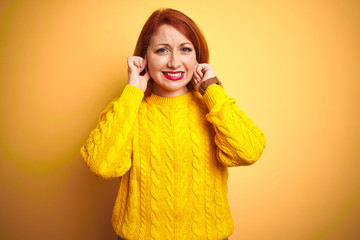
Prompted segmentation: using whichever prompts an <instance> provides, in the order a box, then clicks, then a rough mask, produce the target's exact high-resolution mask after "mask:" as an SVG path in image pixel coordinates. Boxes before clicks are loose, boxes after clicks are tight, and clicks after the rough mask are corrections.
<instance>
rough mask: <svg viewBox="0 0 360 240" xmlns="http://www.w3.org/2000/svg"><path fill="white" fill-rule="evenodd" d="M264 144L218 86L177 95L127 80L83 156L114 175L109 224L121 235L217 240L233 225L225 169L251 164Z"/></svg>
mask: <svg viewBox="0 0 360 240" xmlns="http://www.w3.org/2000/svg"><path fill="white" fill-rule="evenodd" d="M264 147H265V137H264V134H263V133H262V132H261V131H260V130H259V128H258V127H257V126H256V125H255V124H254V123H253V121H252V120H251V119H249V118H248V117H246V116H245V114H244V112H243V111H241V110H240V109H239V108H238V106H237V105H236V104H235V100H234V99H231V98H229V97H228V95H227V94H226V92H225V91H224V89H223V88H222V87H220V86H218V85H216V84H214V85H210V86H209V87H208V88H207V90H206V91H205V94H204V96H201V94H199V93H198V92H195V91H189V92H188V93H186V94H184V95H181V96H177V97H161V96H157V95H154V94H152V95H151V96H150V97H144V93H143V92H142V91H141V90H140V89H139V88H137V87H135V86H132V85H126V87H125V89H124V91H123V93H122V94H121V96H120V97H119V98H117V99H115V100H113V101H112V102H111V103H110V104H109V105H108V106H107V107H106V109H105V110H104V111H103V112H102V113H101V115H100V117H99V123H98V125H97V127H96V128H95V129H94V130H93V131H92V132H91V133H90V136H89V138H88V139H87V140H86V142H85V144H84V146H83V147H82V148H81V154H82V157H83V159H84V161H85V162H86V164H87V166H88V167H89V168H90V170H91V171H92V172H93V173H95V174H96V175H98V176H101V177H102V178H111V177H120V186H119V191H118V195H117V198H116V202H115V207H114V210H113V216H112V224H113V227H114V230H115V232H116V233H117V234H118V235H119V236H121V237H122V238H124V239H138V240H143V239H146V240H149V239H156V240H162V239H209V240H215V239H225V238H226V237H228V236H229V235H231V233H232V232H233V230H234V226H233V221H232V216H231V213H230V208H229V204H228V199H227V191H228V189H227V181H228V169H227V167H231V166H240V165H249V164H252V163H254V162H255V161H256V160H257V159H258V158H259V157H260V155H261V153H262V151H263V149H264Z"/></svg>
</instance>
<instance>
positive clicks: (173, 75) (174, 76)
mask: <svg viewBox="0 0 360 240" xmlns="http://www.w3.org/2000/svg"><path fill="white" fill-rule="evenodd" d="M162 74H163V75H164V76H165V77H166V78H167V79H169V80H171V81H179V80H181V79H182V78H183V77H184V72H183V71H176V72H162Z"/></svg>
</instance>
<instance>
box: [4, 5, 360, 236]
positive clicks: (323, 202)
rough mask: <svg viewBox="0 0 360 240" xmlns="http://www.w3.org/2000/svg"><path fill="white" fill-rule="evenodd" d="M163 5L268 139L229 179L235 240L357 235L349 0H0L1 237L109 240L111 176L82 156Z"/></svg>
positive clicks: (359, 22) (358, 95)
mask: <svg viewBox="0 0 360 240" xmlns="http://www.w3.org/2000/svg"><path fill="white" fill-rule="evenodd" d="M159 7H173V8H176V9H178V10H180V11H183V12H184V13H185V14H187V15H188V16H190V17H191V18H192V19H194V21H195V22H197V23H198V24H199V26H200V28H201V29H202V30H203V32H204V33H205V37H206V39H207V41H208V44H209V48H210V62H211V64H213V66H214V69H215V72H216V75H217V76H218V77H219V78H221V80H222V82H223V83H224V87H225V90H226V91H227V93H228V94H229V96H230V97H232V98H235V99H236V100H237V104H238V106H239V107H240V109H242V110H244V111H245V113H246V114H247V116H249V117H250V118H252V119H253V120H254V121H255V123H256V124H257V125H258V126H259V127H260V128H261V129H262V130H263V132H264V133H265V135H266V137H267V148H266V149H265V151H264V153H263V156H262V157H261V158H260V160H259V162H257V163H256V164H255V165H253V166H251V167H241V168H240V167H239V168H231V169H230V170H229V172H230V177H229V201H230V204H231V212H232V214H233V219H234V224H235V231H234V233H233V235H232V236H231V237H230V239H246V240H248V239H250V240H253V239H255V240H257V239H259V240H263V239H284V240H287V239H292V240H293V239H299V240H303V239H358V238H359V237H360V177H359V173H360V162H359V160H360V124H359V123H360V107H359V103H360V46H359V43H360V2H359V1H351V0H348V1H344V0H338V1H325V0H323V1H320V0H319V1H301V0H298V1H286V0H284V1H277V0H274V1H264V0H262V1H261V0H259V1H250V0H249V1H229V0H221V1H193V0H182V1H171V2H170V1H161V0H154V1H148V0H146V1H145V0H135V1H119V0H108V1H100V0H89V1H85V0H83V1H81V0H67V1H64V0H63V1H47V0H28V1H9V0H7V1H6V0H5V1H4V0H2V1H1V3H0V80H1V81H0V99H1V105H0V111H1V118H0V160H1V161H0V189H1V197H0V216H1V218H0V239H67V240H68V239H74V240H77V239H115V234H114V232H113V230H112V227H111V223H110V221H111V211H112V208H113V204H114V201H115V196H116V191H117V180H116V179H114V180H108V181H105V180H100V179H98V178H96V177H95V176H93V175H92V174H91V173H90V171H89V170H88V169H87V168H86V166H85V164H84V163H83V162H82V160H81V158H80V153H79V149H80V147H81V145H82V144H83V142H84V141H85V139H86V138H87V137H88V134H89V132H90V130H91V129H93V128H94V127H95V125H96V123H97V118H98V116H99V113H100V111H101V110H102V109H103V108H104V107H105V106H106V104H107V103H108V102H109V101H110V100H111V99H113V98H114V97H117V96H119V95H120V94H121V92H122V90H123V88H124V86H125V84H126V78H127V72H126V57H127V56H129V55H131V54H132V52H133V50H134V47H135V43H136V40H137V37H138V35H139V33H140V30H141V27H142V26H143V24H144V23H145V21H146V19H147V18H148V17H149V15H150V14H151V12H152V11H154V10H155V9H157V8H159Z"/></svg>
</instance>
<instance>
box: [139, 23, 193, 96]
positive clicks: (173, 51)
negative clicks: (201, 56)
mask: <svg viewBox="0 0 360 240" xmlns="http://www.w3.org/2000/svg"><path fill="white" fill-rule="evenodd" d="M146 60H147V65H148V69H149V72H150V75H151V77H152V79H153V80H154V88H153V92H152V93H153V94H156V95H159V96H163V97H175V96H180V95H182V94H185V93H186V92H188V91H189V90H188V88H187V87H186V84H188V83H189V82H190V81H191V79H192V77H193V73H194V67H195V64H196V53H195V48H194V46H193V45H192V43H191V42H190V41H189V40H188V39H187V38H186V37H185V36H184V35H182V34H181V33H180V32H179V31H178V30H176V29H175V28H174V27H172V26H170V25H166V24H165V25H161V26H160V27H159V28H158V30H157V32H156V33H155V34H154V35H153V36H152V37H151V39H150V43H149V46H148V48H147V52H146Z"/></svg>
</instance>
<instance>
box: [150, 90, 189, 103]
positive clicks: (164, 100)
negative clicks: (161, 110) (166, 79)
mask: <svg viewBox="0 0 360 240" xmlns="http://www.w3.org/2000/svg"><path fill="white" fill-rule="evenodd" d="M192 98H193V91H191V90H190V91H189V92H187V93H185V94H183V95H180V96H176V97H162V96H158V95H155V94H151V96H150V97H145V101H146V102H147V103H150V104H156V105H176V104H181V103H185V102H188V101H190V100H191V99H192Z"/></svg>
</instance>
